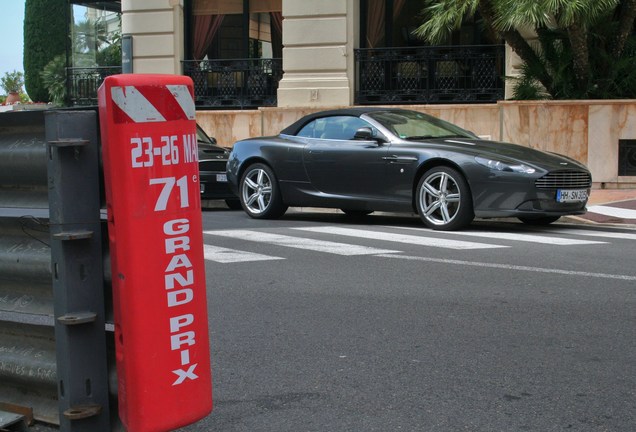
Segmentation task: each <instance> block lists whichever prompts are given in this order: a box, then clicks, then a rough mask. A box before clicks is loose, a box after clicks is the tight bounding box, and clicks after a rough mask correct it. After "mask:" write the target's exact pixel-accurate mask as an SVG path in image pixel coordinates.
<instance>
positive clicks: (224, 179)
mask: <svg viewBox="0 0 636 432" xmlns="http://www.w3.org/2000/svg"><path fill="white" fill-rule="evenodd" d="M216 181H218V182H219V183H227V174H217V175H216Z"/></svg>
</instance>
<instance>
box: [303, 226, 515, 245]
mask: <svg viewBox="0 0 636 432" xmlns="http://www.w3.org/2000/svg"><path fill="white" fill-rule="evenodd" d="M294 229H296V230H301V231H310V232H316V233H323V234H333V235H340V236H347V237H357V238H365V239H374V240H383V241H391V242H397V243H407V244H412V245H418V246H432V247H439V248H447V249H495V248H505V247H508V246H502V245H493V244H487V243H474V242H466V241H458V240H448V239H443V238H437V237H422V236H414V235H405V234H397V233H387V232H379V231H370V230H363V229H352V228H343V227H333V226H320V227H308V228H294Z"/></svg>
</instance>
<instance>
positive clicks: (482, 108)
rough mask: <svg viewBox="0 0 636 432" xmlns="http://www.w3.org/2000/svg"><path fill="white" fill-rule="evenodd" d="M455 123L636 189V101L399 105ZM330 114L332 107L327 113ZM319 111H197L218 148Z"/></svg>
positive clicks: (610, 184) (598, 179)
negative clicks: (629, 149) (631, 154)
mask: <svg viewBox="0 0 636 432" xmlns="http://www.w3.org/2000/svg"><path fill="white" fill-rule="evenodd" d="M399 108H407V109H413V110H417V111H421V112H425V113H427V114H431V115H433V116H435V117H439V118H442V119H444V120H447V121H450V122H452V123H455V124H457V125H459V126H461V127H463V128H465V129H468V130H471V131H473V132H474V133H476V134H477V135H479V136H482V137H484V138H490V139H493V140H499V141H508V142H514V143H517V144H521V145H524V146H527V147H532V148H537V149H541V150H546V151H552V152H556V153H561V154H564V155H567V156H569V157H571V158H573V159H576V160H579V161H581V162H583V163H585V164H586V165H587V166H588V167H589V168H590V170H591V171H592V177H593V180H594V186H595V187H597V188H633V187H636V177H633V176H632V177H619V176H618V140H619V139H636V100H620V101H524V102H519V101H502V102H499V103H498V104H488V105H417V106H400V107H399ZM322 109H327V108H322ZM318 110H319V108H261V109H259V110H256V111H197V120H198V122H199V124H201V126H202V127H203V128H204V129H205V130H206V132H208V133H209V134H210V135H211V136H214V137H216V139H217V140H218V142H219V144H220V145H222V146H224V147H231V146H232V145H233V143H234V142H235V141H237V140H239V139H243V138H249V137H255V136H262V135H276V134H278V133H279V132H280V130H281V129H283V128H284V127H285V126H287V125H289V124H290V123H292V122H293V121H295V120H297V119H299V118H300V117H302V116H303V115H306V114H308V113H310V112H314V111H318Z"/></svg>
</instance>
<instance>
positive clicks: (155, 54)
mask: <svg viewBox="0 0 636 432" xmlns="http://www.w3.org/2000/svg"><path fill="white" fill-rule="evenodd" d="M183 2H184V0H123V1H122V5H121V11H122V20H121V30H122V34H130V35H132V47H133V53H132V64H133V73H163V74H181V73H182V68H181V60H183V56H184V52H183V51H184V48H183V47H184V25H183Z"/></svg>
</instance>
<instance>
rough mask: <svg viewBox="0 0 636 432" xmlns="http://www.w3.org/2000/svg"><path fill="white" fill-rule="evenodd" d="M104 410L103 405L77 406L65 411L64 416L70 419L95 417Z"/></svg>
mask: <svg viewBox="0 0 636 432" xmlns="http://www.w3.org/2000/svg"><path fill="white" fill-rule="evenodd" d="M101 412H102V407H101V405H83V406H75V407H71V408H69V409H67V410H66V411H64V417H66V418H67V419H69V420H81V419H85V418H89V417H94V416H96V415H99V414H100V413H101Z"/></svg>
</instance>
